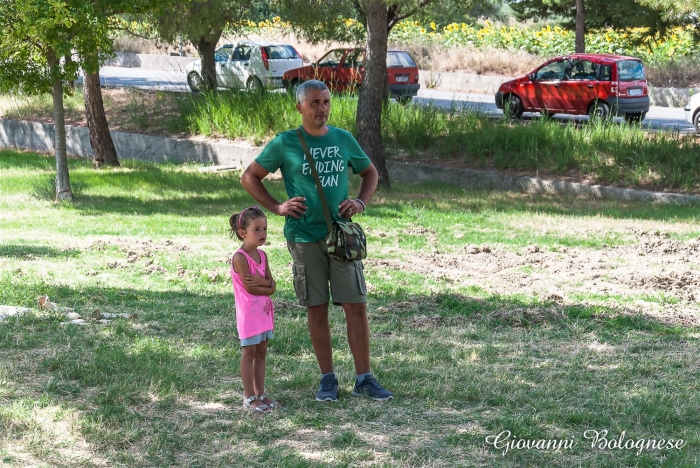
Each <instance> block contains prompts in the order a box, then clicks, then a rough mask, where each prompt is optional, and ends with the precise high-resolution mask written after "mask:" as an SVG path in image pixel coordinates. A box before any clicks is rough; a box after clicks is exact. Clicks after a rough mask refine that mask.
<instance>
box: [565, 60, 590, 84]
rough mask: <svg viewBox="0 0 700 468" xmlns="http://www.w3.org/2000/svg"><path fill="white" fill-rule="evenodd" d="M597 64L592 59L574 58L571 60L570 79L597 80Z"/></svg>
mask: <svg viewBox="0 0 700 468" xmlns="http://www.w3.org/2000/svg"><path fill="white" fill-rule="evenodd" d="M595 68H596V67H595V64H594V63H593V62H591V61H590V60H581V59H574V60H573V61H572V62H571V72H570V73H569V79H570V80H595Z"/></svg>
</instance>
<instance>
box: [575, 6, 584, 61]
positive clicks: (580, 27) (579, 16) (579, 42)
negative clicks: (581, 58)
mask: <svg viewBox="0 0 700 468" xmlns="http://www.w3.org/2000/svg"><path fill="white" fill-rule="evenodd" d="M585 19H586V13H585V11H584V9H583V0H576V53H577V54H582V53H584V52H585V51H586V36H585V35H586V23H585Z"/></svg>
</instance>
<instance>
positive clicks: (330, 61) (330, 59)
mask: <svg viewBox="0 0 700 468" xmlns="http://www.w3.org/2000/svg"><path fill="white" fill-rule="evenodd" d="M343 52H344V51H343V50H332V51H330V52H329V53H328V54H326V56H325V57H323V58H322V59H321V60H319V61H318V66H319V67H337V66H338V65H339V64H340V60H341V59H342V58H343Z"/></svg>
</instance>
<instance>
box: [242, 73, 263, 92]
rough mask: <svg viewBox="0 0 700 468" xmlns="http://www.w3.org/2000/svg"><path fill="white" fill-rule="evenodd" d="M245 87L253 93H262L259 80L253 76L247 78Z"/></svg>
mask: <svg viewBox="0 0 700 468" xmlns="http://www.w3.org/2000/svg"><path fill="white" fill-rule="evenodd" d="M245 87H246V89H248V91H250V92H253V93H262V91H263V89H264V88H263V85H262V83H261V82H260V80H259V79H257V78H255V77H254V76H251V77H250V78H248V82H247V83H246V85H245Z"/></svg>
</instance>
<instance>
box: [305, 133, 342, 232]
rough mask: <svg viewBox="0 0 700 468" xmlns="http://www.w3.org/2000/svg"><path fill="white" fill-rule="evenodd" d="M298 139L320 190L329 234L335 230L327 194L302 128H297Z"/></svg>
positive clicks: (319, 194) (319, 193)
mask: <svg viewBox="0 0 700 468" xmlns="http://www.w3.org/2000/svg"><path fill="white" fill-rule="evenodd" d="M297 137H298V138H299V143H301V149H303V150H304V154H305V155H306V160H307V161H309V166H310V168H311V174H313V176H314V183H315V184H316V190H318V197H319V198H320V199H321V205H322V206H323V217H324V218H326V226H327V227H328V232H331V231H332V230H333V223H331V213H330V210H329V209H328V201H327V200H326V193H325V192H324V191H323V186H322V185H321V179H319V177H318V171H317V170H316V162H315V161H314V158H313V157H312V156H311V151H309V145H307V144H306V139H305V138H304V133H303V132H302V131H301V127H299V128H297Z"/></svg>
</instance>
